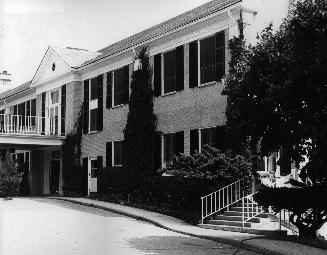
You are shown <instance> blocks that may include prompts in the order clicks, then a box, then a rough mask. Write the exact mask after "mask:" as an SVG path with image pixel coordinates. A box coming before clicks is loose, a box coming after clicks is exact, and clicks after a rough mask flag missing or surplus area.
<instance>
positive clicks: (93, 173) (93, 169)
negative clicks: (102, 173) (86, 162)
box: [91, 159, 98, 178]
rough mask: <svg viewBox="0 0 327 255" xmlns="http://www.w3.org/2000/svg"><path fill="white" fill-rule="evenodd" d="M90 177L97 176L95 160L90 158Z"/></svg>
mask: <svg viewBox="0 0 327 255" xmlns="http://www.w3.org/2000/svg"><path fill="white" fill-rule="evenodd" d="M91 178H98V168H97V160H95V159H92V160H91Z"/></svg>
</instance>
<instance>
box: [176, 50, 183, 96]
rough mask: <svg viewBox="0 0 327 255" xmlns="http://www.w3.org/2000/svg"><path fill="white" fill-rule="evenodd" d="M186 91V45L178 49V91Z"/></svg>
mask: <svg viewBox="0 0 327 255" xmlns="http://www.w3.org/2000/svg"><path fill="white" fill-rule="evenodd" d="M183 89H184V45H181V46H178V47H177V48H176V91H181V90H183Z"/></svg>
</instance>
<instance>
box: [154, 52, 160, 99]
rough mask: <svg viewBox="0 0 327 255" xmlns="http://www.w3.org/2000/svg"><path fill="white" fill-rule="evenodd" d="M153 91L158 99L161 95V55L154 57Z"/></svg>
mask: <svg viewBox="0 0 327 255" xmlns="http://www.w3.org/2000/svg"><path fill="white" fill-rule="evenodd" d="M153 69H154V70H153V75H154V77H153V87H154V88H153V90H154V96H155V97H158V96H160V95H161V54H157V55H155V56H154V68H153Z"/></svg>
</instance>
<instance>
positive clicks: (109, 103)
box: [106, 72, 112, 109]
mask: <svg viewBox="0 0 327 255" xmlns="http://www.w3.org/2000/svg"><path fill="white" fill-rule="evenodd" d="M106 106H107V109H109V108H111V107H112V72H108V73H107V102H106Z"/></svg>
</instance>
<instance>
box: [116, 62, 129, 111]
mask: <svg viewBox="0 0 327 255" xmlns="http://www.w3.org/2000/svg"><path fill="white" fill-rule="evenodd" d="M128 71H129V68H128V66H125V67H123V68H121V69H118V70H116V71H115V72H114V77H115V78H114V105H121V104H127V103H128V98H129V84H128V83H129V77H128V73H129V72H128Z"/></svg>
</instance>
